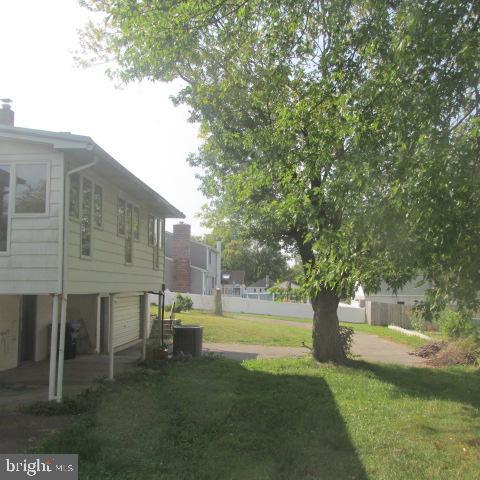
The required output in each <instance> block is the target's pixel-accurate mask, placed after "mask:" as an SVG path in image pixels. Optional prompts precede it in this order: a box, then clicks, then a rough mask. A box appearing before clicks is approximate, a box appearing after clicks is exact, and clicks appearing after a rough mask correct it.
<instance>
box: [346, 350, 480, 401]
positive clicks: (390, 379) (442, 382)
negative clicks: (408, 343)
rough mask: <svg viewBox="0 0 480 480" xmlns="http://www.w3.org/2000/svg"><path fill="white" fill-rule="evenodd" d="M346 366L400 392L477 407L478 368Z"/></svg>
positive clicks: (479, 393)
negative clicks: (372, 376) (392, 386)
mask: <svg viewBox="0 0 480 480" xmlns="http://www.w3.org/2000/svg"><path fill="white" fill-rule="evenodd" d="M349 365H350V366H351V367H353V368H356V369H360V370H363V371H365V372H368V373H369V374H372V375H374V376H375V377H377V378H378V379H379V380H381V381H382V382H387V383H390V384H392V385H394V386H395V387H396V388H397V389H398V391H399V392H400V393H405V394H407V395H410V396H413V397H418V398H425V399H440V400H450V401H454V402H460V403H463V404H466V405H470V406H472V407H474V408H480V370H473V369H467V368H463V367H454V368H419V367H405V366H400V365H393V364H377V363H369V362H365V361H360V360H356V361H352V362H350V363H349Z"/></svg>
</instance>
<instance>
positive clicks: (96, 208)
mask: <svg viewBox="0 0 480 480" xmlns="http://www.w3.org/2000/svg"><path fill="white" fill-rule="evenodd" d="M93 219H94V222H95V226H96V227H98V228H101V227H102V224H103V191H102V187H100V185H97V184H95V189H94V191H93Z"/></svg>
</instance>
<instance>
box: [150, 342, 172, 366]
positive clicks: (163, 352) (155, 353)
mask: <svg viewBox="0 0 480 480" xmlns="http://www.w3.org/2000/svg"><path fill="white" fill-rule="evenodd" d="M167 358H168V345H167V344H166V343H160V342H158V341H155V340H153V341H150V342H147V360H148V361H150V362H156V361H159V360H166V359H167Z"/></svg>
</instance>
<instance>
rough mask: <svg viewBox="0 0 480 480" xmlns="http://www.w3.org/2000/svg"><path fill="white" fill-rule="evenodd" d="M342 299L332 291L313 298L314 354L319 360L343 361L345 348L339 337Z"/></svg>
mask: <svg viewBox="0 0 480 480" xmlns="http://www.w3.org/2000/svg"><path fill="white" fill-rule="evenodd" d="M339 301H340V299H339V298H338V297H337V296H336V295H335V294H334V293H331V292H320V293H319V294H317V295H316V296H315V297H314V298H313V299H312V307H313V331H312V338H313V356H314V358H315V359H316V360H318V361H319V362H342V361H344V360H345V353H344V349H343V348H342V345H341V342H340V337H339V325H338V316H337V308H338V303H339Z"/></svg>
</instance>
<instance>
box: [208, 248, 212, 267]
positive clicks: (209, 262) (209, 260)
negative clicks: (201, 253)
mask: <svg viewBox="0 0 480 480" xmlns="http://www.w3.org/2000/svg"><path fill="white" fill-rule="evenodd" d="M208 264H209V265H211V264H212V251H211V250H209V251H208Z"/></svg>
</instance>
